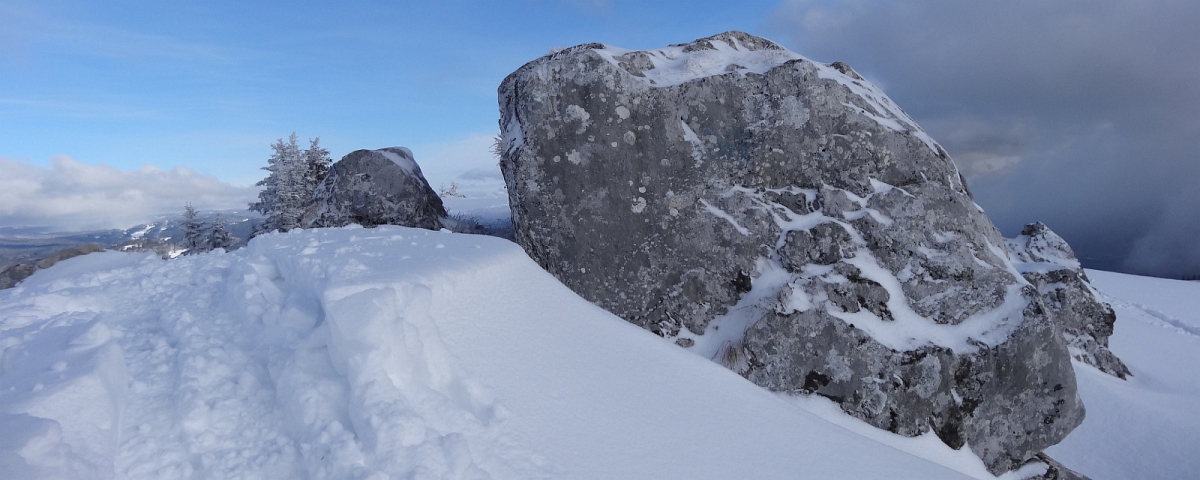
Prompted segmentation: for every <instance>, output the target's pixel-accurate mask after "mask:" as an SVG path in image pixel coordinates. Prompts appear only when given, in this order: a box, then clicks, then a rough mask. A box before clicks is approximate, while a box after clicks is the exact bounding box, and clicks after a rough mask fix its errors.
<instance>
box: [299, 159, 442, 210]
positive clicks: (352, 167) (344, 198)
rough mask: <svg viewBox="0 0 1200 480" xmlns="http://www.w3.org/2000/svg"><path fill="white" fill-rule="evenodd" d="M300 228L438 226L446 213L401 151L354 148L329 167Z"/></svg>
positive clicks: (438, 199) (419, 170) (418, 171)
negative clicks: (353, 225) (302, 226)
mask: <svg viewBox="0 0 1200 480" xmlns="http://www.w3.org/2000/svg"><path fill="white" fill-rule="evenodd" d="M313 200H314V202H313V206H312V207H310V208H309V210H308V212H306V213H305V215H304V220H303V221H302V224H304V225H306V226H309V227H341V226H345V225H350V224H354V223H356V224H359V225H362V226H365V227H374V226H376V225H401V226H406V227H418V228H425V229H430V230H437V229H440V228H442V219H443V218H445V217H446V209H445V207H443V206H442V199H441V198H440V197H438V196H437V193H435V192H434V191H433V188H430V186H429V182H427V181H425V177H424V176H423V175H421V167H419V166H418V165H417V162H416V161H415V160H414V159H413V154H412V151H411V150H409V149H407V148H404V147H390V148H381V149H379V150H355V151H353V152H350V154H349V155H346V156H345V157H342V159H341V160H339V161H338V162H336V163H334V164H333V165H332V166H330V167H329V173H328V174H326V176H325V179H324V180H322V181H321V183H320V184H319V185H317V188H316V191H314V192H313Z"/></svg>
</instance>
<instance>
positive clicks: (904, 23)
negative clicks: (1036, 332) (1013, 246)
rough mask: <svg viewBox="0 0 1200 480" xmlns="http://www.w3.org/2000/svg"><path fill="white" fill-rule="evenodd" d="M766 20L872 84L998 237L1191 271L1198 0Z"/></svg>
mask: <svg viewBox="0 0 1200 480" xmlns="http://www.w3.org/2000/svg"><path fill="white" fill-rule="evenodd" d="M774 18H775V20H773V21H772V23H771V25H770V27H769V30H770V31H771V32H772V33H773V34H774V35H775V36H777V37H779V39H780V40H783V43H785V44H787V45H788V46H789V47H791V48H792V49H794V50H796V51H797V52H799V53H801V54H803V55H806V56H809V57H811V58H813V59H815V60H819V61H826V62H829V61H834V60H842V61H845V62H847V63H849V64H850V65H852V66H853V67H854V68H855V69H856V70H858V71H859V72H860V73H862V74H863V75H865V76H866V77H868V78H869V79H871V80H873V81H875V82H877V83H879V84H880V86H882V87H883V88H884V90H885V91H887V92H888V94H889V95H890V96H891V97H892V98H893V99H894V100H896V101H897V102H898V103H899V104H900V105H901V106H902V107H904V108H905V109H906V111H908V113H909V114H911V115H912V116H913V117H914V118H916V120H917V121H918V122H920V123H921V125H922V126H924V127H925V128H926V129H927V130H928V131H929V132H930V134H931V135H933V137H934V138H936V139H937V140H938V141H939V142H941V143H942V144H943V146H945V147H946V150H947V151H949V152H950V154H951V155H952V156H953V157H954V159H955V161H956V163H958V164H959V166H960V168H961V169H962V170H963V172H964V173H965V174H967V175H968V178H969V179H970V183H971V187H972V189H973V191H974V193H975V195H976V199H977V201H978V202H979V203H980V204H981V205H983V206H984V207H985V208H986V209H987V210H988V213H989V215H990V216H991V217H992V219H993V221H994V222H996V224H997V226H999V227H1000V228H1001V230H1003V231H1004V233H1005V234H1006V235H1010V236H1011V235H1013V234H1015V233H1016V232H1017V231H1018V230H1019V229H1020V227H1021V225H1023V224H1024V223H1026V222H1030V221H1035V220H1041V221H1044V222H1046V223H1047V224H1048V225H1050V227H1051V228H1053V229H1054V230H1055V231H1057V232H1059V233H1060V234H1061V235H1062V236H1063V237H1065V238H1067V240H1068V241H1070V242H1071V244H1072V245H1073V246H1074V247H1075V249H1076V251H1077V252H1078V253H1079V254H1080V256H1081V257H1083V259H1084V263H1085V265H1087V266H1090V267H1094V268H1103V269H1112V270H1125V271H1133V272H1137V273H1149V274H1157V275H1163V276H1179V275H1185V274H1197V273H1200V33H1197V32H1198V31H1200V27H1197V26H1198V25H1200V2H1195V1H1193V0H1186V1H1154V2H1138V1H1113V0H1087V1H1082V0H1066V1H1055V2H1045V1H1029V0H1018V1H1011V2H974V1H970V2H965V1H958V0H916V1H905V2H892V1H884V0H860V1H846V2H829V1H807V0H798V1H790V2H786V3H785V4H784V5H782V6H781V7H779V9H778V11H777V12H776V15H775V16H774Z"/></svg>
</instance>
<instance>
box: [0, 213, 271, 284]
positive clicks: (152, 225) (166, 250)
mask: <svg viewBox="0 0 1200 480" xmlns="http://www.w3.org/2000/svg"><path fill="white" fill-rule="evenodd" d="M218 214H220V215H221V221H222V222H223V223H224V224H225V228H226V229H227V230H229V231H230V233H232V234H233V235H234V236H235V237H237V238H238V241H239V246H240V245H244V244H245V243H246V241H247V240H248V239H249V238H250V234H251V233H252V232H253V231H254V228H255V226H256V225H257V224H258V223H259V222H260V221H261V218H262V217H261V216H260V215H259V214H257V213H254V212H248V211H244V210H230V211H221V212H216V211H210V212H201V213H200V218H201V220H203V221H204V222H205V224H206V225H207V224H210V223H211V222H212V220H213V218H215V217H216V216H217V215H218ZM182 220H183V217H182V215H163V216H160V217H158V218H156V219H154V220H153V221H151V222H149V223H144V224H141V225H136V226H133V227H130V228H127V229H124V230H118V229H113V230H93V231H86V232H61V231H54V230H52V229H49V228H46V227H0V270H4V269H5V268H8V267H9V266H11V265H15V264H17V263H22V262H29V261H32V260H37V259H40V258H43V257H46V256H48V255H51V254H53V253H54V252H57V251H60V250H63V249H65V248H70V247H74V246H77V245H84V244H89V243H96V244H100V245H101V246H103V247H104V248H105V249H109V250H125V251H153V252H156V253H158V254H159V255H161V256H164V257H165V256H170V255H171V252H172V250H173V249H174V245H175V242H177V241H178V240H179V239H181V238H183V231H182V230H181V229H180V225H181V224H182Z"/></svg>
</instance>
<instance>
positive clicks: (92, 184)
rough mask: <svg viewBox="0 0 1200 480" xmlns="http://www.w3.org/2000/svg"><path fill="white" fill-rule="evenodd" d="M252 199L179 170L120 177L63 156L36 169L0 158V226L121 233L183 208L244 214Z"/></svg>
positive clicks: (149, 168) (248, 192)
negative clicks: (240, 212) (110, 230)
mask: <svg viewBox="0 0 1200 480" xmlns="http://www.w3.org/2000/svg"><path fill="white" fill-rule="evenodd" d="M256 196H257V191H256V190H255V189H254V188H251V187H237V186H233V185H230V184H227V183H223V182H221V181H220V180H218V179H217V178H216V177H212V176H208V175H202V174H200V173H197V172H196V171H194V170H191V169H188V168H184V167H175V168H172V169H171V170H163V169H161V168H158V167H155V166H153V165H145V166H143V167H142V168H141V169H138V170H134V171H124V170H117V169H116V168H113V167H111V166H108V165H88V164H86V163H82V162H79V161H76V160H75V159H72V158H70V157H67V156H65V155H59V156H56V157H54V158H52V159H51V165H50V166H49V167H41V166H37V165H32V164H29V163H23V162H18V161H14V160H9V159H3V158H0V226H44V227H53V228H57V229H63V230H85V229H102V228H126V227H130V226H133V225H136V224H138V223H142V222H145V221H147V220H149V219H152V218H153V217H155V216H157V215H162V214H168V213H178V212H180V211H182V210H183V206H184V204H186V203H189V202H190V203H191V204H192V205H194V206H195V207H196V208H198V209H200V210H228V209H245V208H246V206H247V204H248V203H249V202H251V201H253V200H255V198H256Z"/></svg>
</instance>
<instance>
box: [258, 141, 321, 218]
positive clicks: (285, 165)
mask: <svg viewBox="0 0 1200 480" xmlns="http://www.w3.org/2000/svg"><path fill="white" fill-rule="evenodd" d="M320 140H321V139H320V138H319V137H318V138H316V139H313V140H310V145H309V148H308V149H307V150H301V149H300V146H299V145H297V143H296V134H295V133H294V132H293V133H292V135H291V136H290V137H288V141H287V142H286V143H285V142H284V141H283V139H279V140H278V141H276V142H275V144H274V145H271V149H273V150H275V153H274V154H273V155H271V158H269V159H267V166H266V167H263V170H266V171H268V172H271V173H270V174H269V175H267V178H265V179H263V180H262V181H260V182H258V184H257V185H258V186H260V187H263V188H262V190H261V191H260V192H259V193H258V202H255V203H252V204H250V210H253V211H256V212H259V213H261V214H263V216H265V217H266V220H265V221H264V222H263V224H262V225H261V226H260V227H259V230H260V231H263V232H269V231H272V230H281V231H288V230H290V229H293V228H300V227H303V225H301V224H300V219H301V217H302V216H304V212H305V210H307V209H308V207H309V206H310V205H311V204H312V193H313V190H315V189H316V187H317V184H318V183H320V182H321V180H323V179H324V178H325V173H326V172H327V171H328V170H329V164H330V163H331V161H332V159H330V158H329V150H326V149H324V148H321V145H320Z"/></svg>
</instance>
